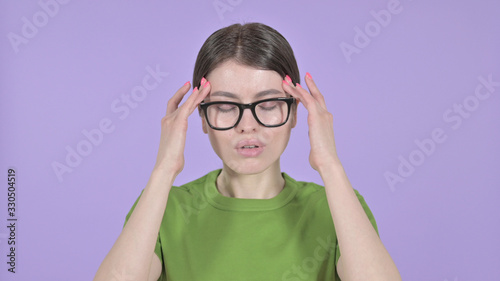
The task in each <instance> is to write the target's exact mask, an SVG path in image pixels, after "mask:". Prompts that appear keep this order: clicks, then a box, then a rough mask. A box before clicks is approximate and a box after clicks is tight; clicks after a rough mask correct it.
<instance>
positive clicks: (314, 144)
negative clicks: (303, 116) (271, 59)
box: [283, 73, 340, 173]
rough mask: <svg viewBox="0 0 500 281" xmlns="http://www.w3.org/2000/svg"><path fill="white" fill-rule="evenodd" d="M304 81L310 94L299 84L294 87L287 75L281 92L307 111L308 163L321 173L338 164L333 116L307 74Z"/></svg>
mask: <svg viewBox="0 0 500 281" xmlns="http://www.w3.org/2000/svg"><path fill="white" fill-rule="evenodd" d="M305 81H306V84H307V87H308V88H309V91H310V92H311V93H309V92H308V91H307V90H305V89H304V88H302V86H300V84H299V83H297V85H296V86H294V85H293V82H292V80H291V79H290V77H289V76H288V75H287V76H286V78H285V80H283V90H285V92H287V93H289V94H291V95H292V96H293V97H294V98H296V99H298V101H300V102H302V103H303V104H304V107H305V108H306V109H307V111H308V116H307V124H308V125H309V141H310V143H311V153H310V154H309V163H310V164H311V166H312V168H313V169H314V170H316V171H318V172H320V173H321V171H322V170H323V169H324V168H328V167H331V165H332V164H338V163H340V160H339V158H338V155H337V150H336V148H335V139H334V136H333V115H332V114H331V113H330V112H328V110H327V109H326V103H325V99H324V97H323V95H322V94H321V93H320V91H319V90H318V88H317V87H316V84H315V83H314V81H313V79H312V77H311V75H310V74H309V73H307V74H306V77H305Z"/></svg>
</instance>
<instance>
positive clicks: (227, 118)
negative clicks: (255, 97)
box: [207, 103, 240, 129]
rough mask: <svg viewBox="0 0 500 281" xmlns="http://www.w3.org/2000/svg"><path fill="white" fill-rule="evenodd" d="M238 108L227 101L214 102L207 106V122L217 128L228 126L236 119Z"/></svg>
mask: <svg viewBox="0 0 500 281" xmlns="http://www.w3.org/2000/svg"><path fill="white" fill-rule="evenodd" d="M239 115H240V109H239V107H238V106H236V105H234V104H229V103H216V104H211V105H209V106H208V107H207V117H208V122H209V123H210V124H211V125H212V126H213V127H216V128H218V129H224V128H230V127H232V126H234V124H236V122H237V121H238V116H239Z"/></svg>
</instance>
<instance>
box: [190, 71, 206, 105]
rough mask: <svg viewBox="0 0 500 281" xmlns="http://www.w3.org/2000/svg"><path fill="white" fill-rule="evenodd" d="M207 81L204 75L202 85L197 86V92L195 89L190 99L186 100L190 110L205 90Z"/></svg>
mask: <svg viewBox="0 0 500 281" xmlns="http://www.w3.org/2000/svg"><path fill="white" fill-rule="evenodd" d="M207 83H208V80H207V79H206V78H205V77H202V78H201V82H200V87H199V88H197V91H196V92H195V91H194V90H193V93H192V94H191V95H190V96H189V97H188V99H187V100H186V102H185V104H186V107H187V108H188V111H190V109H191V107H192V106H193V104H195V103H196V100H197V99H198V98H199V95H200V94H203V90H204V88H205V87H204V86H206V85H207Z"/></svg>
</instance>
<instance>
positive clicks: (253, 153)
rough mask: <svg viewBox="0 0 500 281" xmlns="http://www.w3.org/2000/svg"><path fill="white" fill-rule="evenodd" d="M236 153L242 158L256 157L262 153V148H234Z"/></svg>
mask: <svg viewBox="0 0 500 281" xmlns="http://www.w3.org/2000/svg"><path fill="white" fill-rule="evenodd" d="M236 151H237V152H238V154H240V155H241V156H244V157H257V156H259V155H260V154H261V153H262V151H264V147H263V146H256V147H253V148H244V147H238V148H236Z"/></svg>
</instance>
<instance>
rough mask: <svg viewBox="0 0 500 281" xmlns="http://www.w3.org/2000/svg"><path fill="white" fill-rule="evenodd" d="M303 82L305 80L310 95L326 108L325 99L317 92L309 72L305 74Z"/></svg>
mask: <svg viewBox="0 0 500 281" xmlns="http://www.w3.org/2000/svg"><path fill="white" fill-rule="evenodd" d="M304 80H306V84H307V88H308V89H309V92H311V95H312V96H313V97H315V98H316V99H317V100H318V101H319V102H320V104H321V105H322V106H323V107H324V108H326V102H325V97H324V96H323V95H322V94H321V92H320V91H319V89H318V87H317V86H316V83H314V80H313V78H312V76H311V74H310V73H309V72H306V77H305V78H304Z"/></svg>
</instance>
